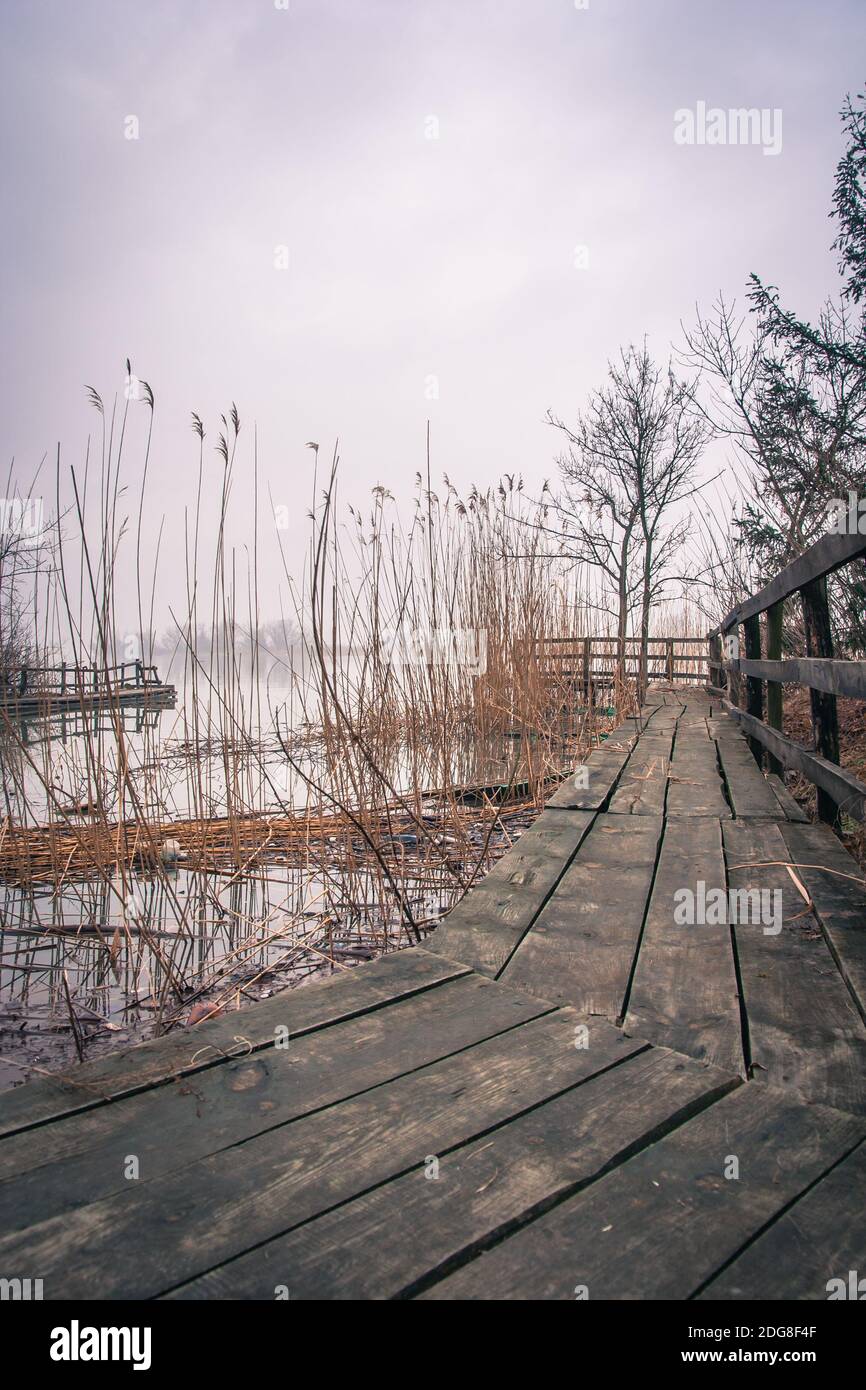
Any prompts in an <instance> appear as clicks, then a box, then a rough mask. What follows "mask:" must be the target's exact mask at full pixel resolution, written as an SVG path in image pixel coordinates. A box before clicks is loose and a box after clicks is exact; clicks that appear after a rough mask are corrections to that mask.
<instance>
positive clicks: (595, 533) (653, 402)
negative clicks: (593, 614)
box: [548, 344, 710, 695]
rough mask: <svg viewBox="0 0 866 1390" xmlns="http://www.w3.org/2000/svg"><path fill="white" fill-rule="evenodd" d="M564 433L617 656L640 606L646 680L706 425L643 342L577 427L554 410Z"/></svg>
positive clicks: (572, 508) (570, 476) (572, 485)
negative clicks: (607, 596)
mask: <svg viewBox="0 0 866 1390" xmlns="http://www.w3.org/2000/svg"><path fill="white" fill-rule="evenodd" d="M548 419H549V421H550V423H551V424H552V425H553V426H554V427H555V428H556V429H558V430H560V431H561V432H562V433H563V434H564V435H565V438H566V440H567V448H566V450H565V452H564V453H563V454H561V455H560V458H559V466H560V472H561V475H562V479H563V486H564V498H565V501H564V503H563V506H564V508H565V509H566V510H568V512H569V513H570V515H571V516H572V518H573V523H574V527H575V533H576V539H577V544H578V547H579V550H580V553H581V556H582V557H583V558H585V559H587V560H589V561H590V562H591V563H594V564H597V565H598V566H599V567H600V568H601V570H602V572H603V573H604V574H605V575H606V576H607V577H608V579H609V581H610V582H611V586H612V588H613V589H614V592H615V594H616V600H617V653H618V665H619V669H620V673H621V674H622V671H623V669H624V661H625V638H626V633H627V629H628V617H629V610H630V607H631V606H632V602H633V601H634V599H636V602H637V606H638V607H639V610H640V671H639V685H640V692H641V695H643V693H644V691H645V689H646V684H647V674H648V659H647V648H648V642H649V627H650V614H651V611H652V608H653V605H654V603H655V602H656V601H657V599H658V596H659V593H660V591H661V589H662V588H663V586H664V585H665V583H666V582H668V580H669V579H670V577H671V574H672V566H673V562H674V560H675V559H676V557H677V556H678V554H679V553H680V550H681V547H682V543H683V540H684V537H685V533H686V529H687V526H688V521H687V518H685V517H680V518H679V519H674V520H673V521H671V520H670V512H671V509H672V508H674V507H675V506H676V505H677V504H678V503H681V502H683V501H685V500H686V498H688V497H690V496H691V495H692V494H693V493H694V492H695V491H696V490H697V487H698V484H697V481H696V469H697V464H698V461H699V459H700V457H701V454H702V452H703V448H704V445H705V443H706V441H707V438H708V436H709V433H710V431H709V427H708V425H707V423H706V421H705V420H704V419H703V418H702V417H701V415H700V413H699V412H698V411H697V410H696V408H695V401H694V391H693V387H692V386H691V385H690V384H689V383H687V382H685V381H683V380H680V379H679V378H677V376H676V375H675V374H674V372H673V370H672V367H671V365H670V363H669V364H668V365H667V366H666V367H660V366H658V365H657V364H656V363H654V362H653V360H652V358H651V357H650V355H649V352H648V350H647V348H646V345H645V344H644V345H643V346H642V347H640V348H635V347H633V346H632V347H629V348H628V349H627V350H623V351H622V352H621V353H620V357H619V360H618V361H617V362H613V363H610V364H609V365H608V379H607V383H606V384H605V385H604V386H603V387H601V388H600V389H598V390H596V391H594V392H593V393H592V395H591V396H590V398H589V401H588V403H587V405H586V407H585V408H584V410H583V411H582V412H581V414H580V415H579V416H578V419H577V422H576V424H575V426H574V428H571V427H570V426H568V425H566V424H565V423H564V421H563V420H562V419H560V418H559V417H558V416H555V415H553V414H552V413H550V412H549V413H548Z"/></svg>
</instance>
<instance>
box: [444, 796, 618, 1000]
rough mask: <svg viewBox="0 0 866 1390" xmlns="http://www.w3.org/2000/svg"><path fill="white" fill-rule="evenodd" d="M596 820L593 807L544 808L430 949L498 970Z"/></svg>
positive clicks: (455, 910)
mask: <svg viewBox="0 0 866 1390" xmlns="http://www.w3.org/2000/svg"><path fill="white" fill-rule="evenodd" d="M593 819H594V814H593V812H591V811H565V810H560V811H557V812H556V813H555V814H554V813H552V812H548V811H543V812H542V814H541V815H540V816H539V818H538V820H537V821H535V822H534V824H533V825H532V826H531V827H530V829H529V830H527V831H526V832H525V833H524V834H523V835H521V837H520V839H519V840H518V841H517V844H516V845H514V846H513V848H512V849H510V850H509V852H508V853H507V854H506V855H505V856H504V857H503V858H502V859H500V860H499V861H498V862H497V863H496V864H495V865H494V866H493V868H492V869H491V870H490V872H489V874H487V875H486V877H485V878H483V879H482V881H481V882H480V883H479V884H478V886H477V887H476V888H473V889H472V891H471V892H470V893H469V894H468V895H467V897H465V898H464V899H463V900H462V901H461V902H459V903H458V904H457V906H456V907H454V908H452V910H451V912H449V914H448V916H447V917H446V918H445V920H444V922H442V923H441V925H440V926H438V927H437V928H436V930H435V932H434V933H433V935H432V936H430V937H428V938H427V942H426V946H427V949H428V950H429V951H436V952H441V953H442V954H443V955H446V956H450V957H451V958H452V959H453V960H459V961H462V962H464V963H465V964H466V965H470V966H472V968H473V970H477V971H479V972H480V973H481V974H483V975H490V976H496V975H498V974H499V972H500V971H501V970H502V969H503V967H504V966H505V964H506V962H507V961H508V959H509V957H510V956H511V954H512V952H513V951H514V949H515V947H516V946H517V944H518V942H519V941H520V940H521V939H522V937H523V936H524V935H525V933H526V932H527V931H528V930H529V928H530V927H531V925H532V923H533V922H534V921H535V918H536V917H537V916H538V914H539V912H540V911H541V909H542V907H543V906H544V904H545V902H546V901H547V898H548V897H549V896H550V893H551V891H552V890H553V888H554V887H555V885H556V883H557V882H558V881H559V879H560V878H561V876H562V875H563V874H564V873H565V870H566V868H567V866H568V864H569V863H570V861H571V859H572V858H573V857H574V854H575V853H576V851H577V849H578V847H579V846H580V844H581V842H582V840H583V839H584V836H585V835H586V834H587V833H588V831H589V828H590V826H591V825H592V822H593Z"/></svg>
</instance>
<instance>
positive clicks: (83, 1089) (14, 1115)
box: [0, 946, 469, 1137]
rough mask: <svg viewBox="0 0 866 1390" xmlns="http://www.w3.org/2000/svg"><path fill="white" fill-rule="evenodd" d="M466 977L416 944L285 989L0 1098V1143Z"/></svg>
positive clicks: (464, 970) (459, 968)
mask: <svg viewBox="0 0 866 1390" xmlns="http://www.w3.org/2000/svg"><path fill="white" fill-rule="evenodd" d="M468 973H469V969H468V967H467V966H462V965H458V964H456V963H455V962H454V961H448V960H441V959H440V958H439V957H438V956H436V955H433V954H431V953H430V952H429V951H426V950H422V949H421V948H420V947H417V946H416V947H412V948H410V949H407V950H405V951H395V952H393V953H392V954H390V955H387V956H383V957H382V958H381V959H380V960H377V961H371V962H370V963H369V964H365V965H363V966H361V967H358V966H355V967H353V968H352V969H351V970H346V971H343V972H341V973H340V974H337V975H332V976H331V977H330V978H329V979H326V980H321V981H318V982H316V983H311V984H309V985H305V986H304V987H303V989H296V990H286V991H284V992H283V993H282V994H279V995H277V996H276V997H274V998H273V999H269V1000H267V1001H266V1002H262V1003H260V1004H257V1005H256V1006H255V1007H254V1008H250V1009H245V1010H244V1011H243V1012H239V1013H230V1014H226V1015H224V1016H223V1017H221V1018H216V1019H208V1020H206V1021H205V1022H204V1023H200V1024H199V1025H198V1026H197V1027H196V1028H194V1029H185V1028H181V1029H178V1030H177V1031H175V1032H173V1033H170V1034H168V1035H167V1036H166V1037H164V1038H159V1039H156V1040H153V1041H151V1042H146V1043H140V1044H138V1045H137V1046H135V1047H129V1048H123V1049H121V1050H119V1051H117V1052H112V1053H111V1054H110V1055H109V1056H107V1057H102V1058H100V1059H99V1060H98V1061H94V1062H86V1063H85V1064H84V1065H83V1066H80V1067H78V1068H76V1070H75V1071H72V1072H67V1073H64V1074H58V1075H57V1076H52V1077H45V1078H41V1079H40V1080H38V1081H31V1082H29V1083H28V1084H27V1085H26V1086H18V1087H16V1088H15V1089H14V1090H12V1091H5V1092H3V1093H2V1094H0V1137H2V1136H3V1135H8V1134H14V1133H15V1132H16V1131H17V1130H20V1129H27V1128H30V1127H31V1126H33V1125H39V1124H44V1123H45V1121H47V1120H52V1119H56V1118H58V1117H59V1116H61V1115H71V1114H74V1113H75V1112H77V1111H79V1110H87V1109H90V1108H91V1107H93V1106H98V1105H102V1104H104V1103H105V1102H106V1101H113V1100H116V1099H118V1098H119V1097H121V1096H128V1095H132V1094H134V1093H135V1092H136V1091H143V1090H146V1089H148V1088H149V1087H151V1086H153V1085H156V1084H159V1083H160V1082H167V1081H173V1080H175V1078H177V1077H179V1076H188V1075H191V1074H192V1073H194V1072H198V1071H203V1070H205V1069H206V1068H208V1067H211V1066H213V1065H214V1064H215V1063H218V1062H220V1061H222V1060H224V1058H225V1056H226V1055H227V1054H228V1055H232V1054H237V1053H245V1052H247V1051H248V1050H249V1049H250V1048H252V1050H253V1051H255V1050H256V1049H258V1048H262V1047H269V1046H271V1045H272V1044H273V1041H274V1029H275V1028H277V1027H286V1028H288V1029H289V1032H290V1033H291V1036H292V1037H294V1038H297V1037H301V1036H303V1035H304V1034H306V1033H310V1032H314V1031H315V1030H316V1029H318V1028H326V1027H329V1026H330V1025H331V1024H334V1023H340V1022H343V1021H345V1020H346V1019H349V1018H354V1017H356V1016H358V1015H360V1014H365V1013H369V1012H370V1011H371V1010H372V1009H379V1008H382V1007H384V1006H385V1005H387V1004H389V1003H391V1002H392V1001H393V1000H395V999H400V998H409V997H411V996H412V995H415V994H418V993H421V992H423V991H424V990H428V989H433V988H436V987H437V986H438V985H441V984H444V983H445V982H446V981H448V980H455V979H458V978H459V977H460V976H461V975H466V974H468ZM239 1038H241V1041H238V1039H239Z"/></svg>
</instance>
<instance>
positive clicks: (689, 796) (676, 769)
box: [667, 732, 731, 819]
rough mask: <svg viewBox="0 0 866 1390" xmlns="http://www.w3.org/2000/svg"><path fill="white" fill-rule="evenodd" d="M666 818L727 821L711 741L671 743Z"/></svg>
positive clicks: (692, 740)
mask: <svg viewBox="0 0 866 1390" xmlns="http://www.w3.org/2000/svg"><path fill="white" fill-rule="evenodd" d="M667 814H668V815H669V816H715V817H716V818H717V819H718V818H719V817H721V818H723V819H727V818H729V817H730V814H731V810H730V807H729V806H728V803H727V801H726V800H725V793H724V788H723V785H722V779H721V775H720V773H719V765H718V755H717V752H716V744H715V741H714V740H710V739H701V738H694V737H692V738H689V737H687V736H685V735H683V736H682V737H680V734H679V732H678V733H677V737H676V739H675V741H674V751H673V758H672V761H671V770H670V785H669V786H668V799H667Z"/></svg>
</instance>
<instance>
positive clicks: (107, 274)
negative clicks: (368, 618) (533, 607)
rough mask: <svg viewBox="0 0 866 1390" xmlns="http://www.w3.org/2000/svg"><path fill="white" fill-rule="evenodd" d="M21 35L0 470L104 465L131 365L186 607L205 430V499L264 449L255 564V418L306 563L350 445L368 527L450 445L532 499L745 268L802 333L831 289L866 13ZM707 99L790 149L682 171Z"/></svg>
mask: <svg viewBox="0 0 866 1390" xmlns="http://www.w3.org/2000/svg"><path fill="white" fill-rule="evenodd" d="M0 24H2V35H0V37H2V68H3V72H2V82H0V102H2V108H3V112H2V115H3V119H2V141H3V151H2V159H3V170H4V182H5V184H6V194H7V196H6V199H5V200H4V202H5V211H4V216H3V220H2V224H0V237H2V241H3V247H2V250H3V254H2V267H3V287H2V304H3V315H4V331H3V342H4V348H5V352H4V357H5V362H4V369H3V373H2V385H0V390H2V414H0V419H2V430H3V435H2V439H3V445H4V452H5V456H6V461H7V462H8V460H9V459H10V458H11V457H12V456H13V455H14V457H15V459H16V462H17V467H18V470H19V477H20V479H21V480H22V482H24V483H25V484H26V481H27V478H28V475H30V474H32V471H33V469H34V468H35V466H36V464H37V463H38V461H39V459H40V457H41V456H42V454H43V453H45V452H48V453H49V455H52V454H53V451H54V448H55V446H56V442H57V441H58V440H60V441H61V442H62V446H63V456H64V459H65V461H66V463H67V464H68V463H71V462H78V461H80V459H81V458H82V457H83V452H84V447H85V444H86V439H87V433H88V431H93V430H95V427H96V424H97V420H96V417H95V415H94V413H93V411H92V409H91V408H89V407H88V406H87V404H86V400H85V393H84V389H83V387H84V383H89V384H92V385H93V386H95V387H96V388H97V389H98V390H99V391H100V392H101V393H102V394H103V396H104V397H106V399H108V400H110V399H111V398H112V396H113V394H114V393H115V392H122V388H123V380H124V371H123V363H124V359H125V358H126V357H127V355H128V356H129V357H131V359H132V362H133V367H134V370H135V371H136V372H137V373H138V374H140V375H141V376H142V377H144V378H146V379H147V380H148V381H149V382H150V384H151V386H152V387H153V390H154V393H155V396H156V419H155V435H154V453H153V460H152V483H153V486H152V490H151V494H150V505H149V510H148V524H149V525H150V527H151V538H152V535H153V534H155V530H156V526H157V524H158V520H159V517H160V516H161V515H162V514H163V513H165V517H166V522H165V525H166V533H165V534H166V539H165V541H164V545H165V548H166V565H167V567H168V574H169V577H170V575H171V566H172V564H173V563H175V560H174V557H175V556H176V555H177V554H178V553H179V551H178V546H179V544H180V536H181V534H182V530H181V528H182V508H183V505H184V504H185V503H188V502H191V501H192V499H193V495H194V485H195V470H196V465H197V455H196V448H195V445H196V441H195V439H194V437H193V435H192V433H191V432H190V429H189V416H190V411H192V410H196V411H197V412H198V413H199V414H200V415H201V416H202V418H203V419H204V421H205V424H206V426H207V428H208V431H209V437H208V440H207V441H206V451H207V454H208V459H209V461H210V463H211V464H212V467H213V478H214V480H216V479H217V478H218V476H219V466H218V461H217V459H216V455H214V454H213V453H212V452H211V446H212V444H213V443H215V442H216V434H217V429H218V416H219V413H220V412H221V411H223V410H226V411H227V409H228V407H229V404H230V402H231V401H232V400H235V401H236V402H237V404H238V408H239V410H240V414H241V418H242V421H243V422H244V431H243V432H242V436H241V450H240V455H239V463H238V468H237V476H238V483H239V487H238V495H237V497H236V499H235V501H236V506H235V517H234V521H233V539H235V540H237V541H238V542H240V541H241V540H242V539H243V538H244V536H245V534H246V532H247V530H248V521H249V496H248V489H247V490H246V492H245V487H246V483H245V479H246V478H248V476H249V472H248V470H249V461H250V458H251V454H250V452H249V451H250V448H251V443H252V429H251V426H252V423H253V421H254V420H255V421H257V422H258V426H259V454H260V467H261V473H262V493H263V496H264V498H265V499H266V496H267V494H266V488H267V484H268V482H269V483H270V487H271V491H272V494H273V498H274V501H275V502H276V503H278V504H283V505H288V506H289V507H290V509H291V511H292V513H293V516H295V517H296V520H295V521H294V522H293V529H292V530H291V531H290V533H289V534H290V543H294V541H295V540H299V539H300V537H301V536H302V535H305V534H306V526H307V523H306V521H305V519H304V513H305V511H306V506H307V499H308V485H309V478H310V473H311V463H312V456H311V454H310V453H309V451H307V450H305V449H304V443H305V441H307V440H310V439H315V440H318V441H319V442H320V443H321V445H322V451H323V455H328V454H329V453H330V449H331V448H332V447H333V441H334V438H335V437H336V436H337V435H339V437H340V441H341V454H342V458H343V473H344V478H345V485H344V496H345V498H346V500H350V499H351V500H353V501H355V502H357V503H360V504H362V505H363V504H364V501H365V498H366V497H367V495H368V493H369V489H370V487H372V486H373V485H374V484H375V483H379V482H381V483H384V484H385V485H386V486H388V487H389V488H390V489H391V490H392V491H394V492H395V493H397V494H399V495H401V496H406V497H408V495H409V492H410V490H411V487H412V481H413V478H414V474H415V471H416V469H418V468H420V467H422V465H423V458H424V432H425V421H426V419H427V418H428V416H429V417H430V419H431V421H432V431H433V468H434V473H435V474H436V475H439V474H441V472H443V471H445V472H447V473H448V474H449V476H450V477H451V478H452V479H453V480H454V481H455V482H456V483H457V485H458V486H461V487H462V486H465V485H467V484H468V483H469V482H471V481H474V482H476V483H477V484H478V485H479V486H482V487H483V486H486V485H488V484H491V483H494V482H495V481H496V480H497V479H498V477H499V475H500V473H501V472H503V471H508V472H514V471H518V472H522V473H523V474H524V476H525V477H526V479H527V481H528V484H529V485H530V487H535V486H538V485H539V484H540V482H541V480H542V479H543V478H544V477H546V476H548V475H550V474H551V473H552V471H553V463H552V454H553V452H554V447H555V439H554V437H553V435H552V432H551V431H550V430H549V428H547V427H545V426H544V425H543V423H542V421H543V417H544V414H545V411H546V410H547V408H548V407H549V406H552V407H553V408H554V409H555V410H557V411H558V412H560V413H563V414H566V415H567V414H569V413H571V412H572V411H573V410H574V409H575V408H576V407H577V406H579V404H580V403H581V402H582V401H583V399H584V398H585V396H586V393H587V391H588V390H589V389H590V388H591V387H592V386H593V385H596V384H598V383H599V382H600V380H601V378H602V377H603V374H604V370H605V363H606V359H607V358H608V357H609V356H610V355H612V354H614V353H615V352H616V351H617V349H618V347H619V345H620V344H625V343H628V342H629V341H630V340H631V341H637V340H639V339H640V338H641V337H642V336H643V335H644V334H645V333H646V334H647V335H648V336H649V343H650V347H651V348H652V349H653V350H654V351H655V352H656V353H657V354H658V355H659V356H665V355H666V354H667V352H668V350H669V344H670V342H671V340H672V339H676V338H677V337H678V332H679V330H678V325H679V321H680V319H681V318H682V319H686V320H689V319H691V317H692V314H693V308H694V305H695V303H696V302H699V303H700V304H701V306H702V307H704V308H707V307H709V305H710V302H711V301H712V299H713V298H714V296H715V295H716V294H717V292H718V291H719V290H723V291H724V292H725V293H726V294H727V295H728V296H731V297H733V296H737V297H740V296H741V295H742V290H743V286H744V281H745V279H746V276H747V274H748V272H749V271H751V270H756V271H758V272H759V273H760V274H762V275H763V276H764V277H765V278H767V279H768V280H770V281H771V282H773V283H775V284H778V285H780V286H781V287H782V289H783V297H784V300H785V302H786V304H790V305H792V306H795V307H796V308H797V309H798V310H799V311H800V312H801V313H803V314H805V315H811V314H814V312H815V311H816V309H817V307H818V305H819V303H820V301H821V300H822V299H823V298H824V296H825V295H826V294H827V293H828V292H830V291H832V290H833V289H835V287H836V283H837V282H836V276H835V265H834V257H833V255H832V253H831V252H830V250H829V245H830V241H831V240H832V236H833V228H832V224H831V223H830V222H829V221H828V218H827V212H828V208H829V202H830V196H831V191H832V183H833V173H834V166H835V163H836V160H837V158H838V156H839V153H840V150H841V137H840V130H839V122H838V115H837V113H838V109H839V106H840V105H841V102H842V99H843V97H844V95H845V93H846V91H849V90H850V91H858V90H860V89H861V88H862V76H863V74H862V72H861V68H862V59H863V56H864V54H866V42H864V40H866V5H864V4H863V3H862V0H824V3H822V4H820V5H818V4H815V3H814V2H813V3H805V2H804V0H786V3H781V0H764V3H761V4H755V3H754V0H726V2H725V3H720V0H589V5H588V8H587V9H585V10H583V9H578V8H577V7H576V6H575V4H574V0H426V3H418V2H417V0H289V5H288V9H287V10H285V9H281V8H277V7H276V6H275V4H274V0H170V2H169V0H148V3H141V0H137V3H131V0H75V3H68V0H40V3H24V0H5V3H4V5H3V7H2V18H0ZM699 101H704V102H706V103H707V104H708V105H709V106H718V107H723V108H730V107H742V106H749V107H752V106H754V107H761V108H763V107H767V108H781V110H782V113H783V144H782V151H781V153H780V154H779V155H778V157H772V156H767V155H765V154H764V153H763V151H762V149H761V148H760V147H759V146H754V145H740V146H723V147H710V146H706V145H704V146H697V145H695V146H682V145H678V144H676V143H675V141H674V138H673V132H674V112H675V111H676V110H677V109H678V108H682V107H695V105H696V103H697V102H699ZM129 116H134V117H136V118H137V121H138V123H139V138H138V139H137V140H129V139H127V138H125V122H126V119H127V118H128V117H129ZM431 117H433V118H435V119H436V120H437V121H438V135H439V138H438V139H428V138H426V136H427V135H428V134H429V133H430V131H431V129H432V127H431V124H430V118H431ZM578 245H584V246H586V247H587V248H588V255H589V264H588V267H587V268H585V269H578V268H576V267H575V247H576V246H578ZM281 246H286V247H287V248H288V258H289V268H288V269H287V270H280V269H277V268H275V264H274V259H275V248H277V247H281ZM432 377H435V378H437V379H438V390H439V399H438V400H431V399H430V398H429V396H430V378H432ZM146 413H147V412H146V409H145V407H143V406H142V407H138V408H137V413H136V412H133V414H134V419H133V422H132V427H131V440H130V442H131V445H132V447H131V448H130V451H129V455H128V473H127V478H128V481H129V483H130V486H131V487H132V488H134V486H135V482H136V469H137V464H138V460H139V459H140V449H139V443H140V437H141V433H142V430H143V428H144V423H145V418H146ZM265 563H266V565H271V562H270V560H268V559H267V557H266V561H265ZM270 576H272V577H273V583H274V585H276V583H277V575H276V573H275V571H274V569H273V567H272V566H271V568H270V570H269V572H268V573H266V576H265V578H266V580H267V579H268V578H269V577H270ZM263 608H264V609H265V610H266V612H268V613H269V614H272V613H273V612H274V611H275V607H274V606H273V605H269V604H268V603H267V601H266V600H263Z"/></svg>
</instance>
